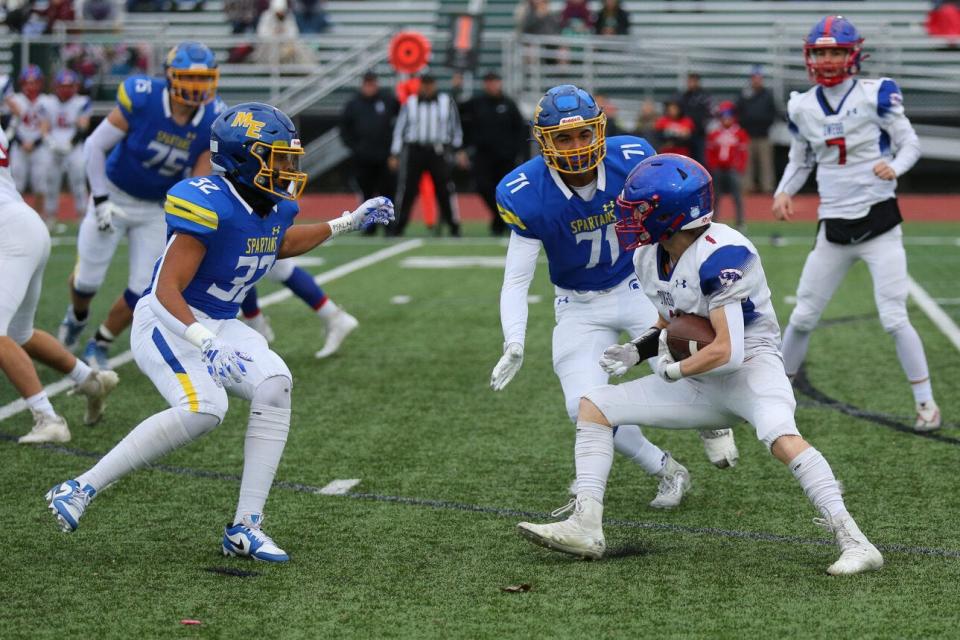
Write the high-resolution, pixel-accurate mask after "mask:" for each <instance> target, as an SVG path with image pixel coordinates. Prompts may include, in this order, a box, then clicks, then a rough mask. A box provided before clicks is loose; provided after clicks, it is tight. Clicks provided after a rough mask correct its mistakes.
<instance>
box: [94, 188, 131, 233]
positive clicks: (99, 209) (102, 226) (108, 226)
mask: <svg viewBox="0 0 960 640" xmlns="http://www.w3.org/2000/svg"><path fill="white" fill-rule="evenodd" d="M102 197H103V200H100V202H97V200H99V198H94V203H95V204H94V209H93V215H94V217H95V218H96V219H97V229H99V230H100V231H109V232H110V233H113V232H114V231H116V227H115V226H114V225H113V219H114V218H125V217H126V215H127V214H126V213H124V211H123V209H121V208H120V207H118V206H117V205H115V204H114V203H112V202H110V200H109V199H107V197H106V196H102Z"/></svg>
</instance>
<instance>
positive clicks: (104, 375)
mask: <svg viewBox="0 0 960 640" xmlns="http://www.w3.org/2000/svg"><path fill="white" fill-rule="evenodd" d="M118 384H120V376H118V375H117V374H116V372H115V371H93V372H91V373H90V375H89V376H87V379H86V380H84V381H83V382H81V383H80V384H78V385H76V386H75V387H74V388H73V389H71V390H70V392H69V393H68V395H78V394H79V395H82V396H86V397H87V409H86V411H84V413H83V424H85V425H88V426H89V425H94V424H96V423H98V422H99V421H100V418H102V417H103V410H104V409H105V408H106V406H107V402H106V399H107V396H108V395H110V392H111V391H113V390H114V389H116V388H117V385H118Z"/></svg>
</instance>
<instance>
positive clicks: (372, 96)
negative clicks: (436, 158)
mask: <svg viewBox="0 0 960 640" xmlns="http://www.w3.org/2000/svg"><path fill="white" fill-rule="evenodd" d="M399 110H400V103H399V102H397V99H396V98H395V97H394V95H393V93H392V92H389V91H383V90H381V89H380V85H379V83H378V80H377V74H376V73H373V72H372V71H368V72H367V73H365V74H363V81H362V82H361V84H360V90H359V91H358V92H357V93H356V95H354V96H353V98H351V99H350V101H349V102H347V104H346V105H345V106H344V108H343V112H342V113H341V114H340V138H341V139H342V140H343V143H344V144H345V145H346V146H347V148H348V149H350V176H351V178H352V181H353V182H355V187H356V190H357V191H358V192H359V193H360V201H364V200H369V199H370V198H373V197H375V196H387V197H388V198H390V199H393V196H394V192H395V191H396V183H395V181H394V175H393V172H392V171H390V169H389V167H388V166H387V158H388V156H389V155H390V141H391V138H392V137H393V124H394V120H395V119H396V117H397V112H398V111H399ZM379 226H380V225H370V227H369V228H368V229H366V230H364V232H363V233H364V235H373V234H375V233H376V229H377V227H379Z"/></svg>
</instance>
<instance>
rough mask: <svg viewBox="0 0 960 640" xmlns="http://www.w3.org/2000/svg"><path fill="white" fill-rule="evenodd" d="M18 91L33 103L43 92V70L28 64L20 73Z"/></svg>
mask: <svg viewBox="0 0 960 640" xmlns="http://www.w3.org/2000/svg"><path fill="white" fill-rule="evenodd" d="M19 81H20V91H21V92H22V93H23V95H25V96H27V98H29V99H30V101H31V102H32V101H34V100H36V99H37V97H38V96H39V95H40V94H41V93H42V92H43V70H42V69H41V68H40V67H38V66H37V65H35V64H28V65H27V66H25V67H24V68H23V70H22V71H21V72H20V76H19Z"/></svg>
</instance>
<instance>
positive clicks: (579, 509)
mask: <svg viewBox="0 0 960 640" xmlns="http://www.w3.org/2000/svg"><path fill="white" fill-rule="evenodd" d="M570 510H573V513H572V514H571V515H570V517H569V518H567V519H566V520H564V521H562V522H554V523H552V524H533V523H530V522H521V523H520V524H518V525H517V532H518V533H519V534H520V535H522V536H523V537H524V538H527V539H528V540H530V541H531V542H533V543H534V544H538V545H540V546H541V547H546V548H548V549H553V550H555V551H561V552H563V553H568V554H570V555H572V556H578V557H580V558H589V559H592V560H597V559H599V558H600V557H602V556H603V552H604V550H605V549H606V548H607V545H606V542H605V541H604V539H603V504H602V503H600V502H599V501H598V500H596V499H594V498H591V497H588V496H577V497H576V498H574V499H573V500H571V501H570V502H569V503H568V504H567V505H566V506H565V507H561V508H559V509H557V510H556V511H554V512H553V513H552V514H550V515H552V516H560V515H562V514H564V513H567V512H568V511H570Z"/></svg>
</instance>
